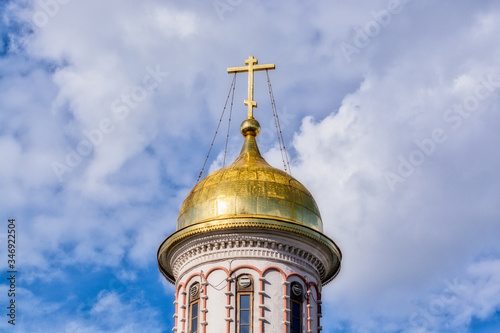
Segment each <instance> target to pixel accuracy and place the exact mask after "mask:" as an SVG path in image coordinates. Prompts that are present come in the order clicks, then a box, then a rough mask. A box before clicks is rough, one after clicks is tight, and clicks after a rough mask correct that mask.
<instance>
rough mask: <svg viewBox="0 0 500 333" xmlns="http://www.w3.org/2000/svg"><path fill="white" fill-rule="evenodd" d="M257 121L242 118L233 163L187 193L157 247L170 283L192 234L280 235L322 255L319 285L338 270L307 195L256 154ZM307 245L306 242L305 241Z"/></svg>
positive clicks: (336, 256) (338, 254)
mask: <svg viewBox="0 0 500 333" xmlns="http://www.w3.org/2000/svg"><path fill="white" fill-rule="evenodd" d="M259 130H260V125H259V123H258V122H257V121H256V120H255V119H253V118H249V119H246V120H245V121H244V122H243V123H242V124H241V133H242V134H243V135H244V136H245V142H244V144H243V148H242V149H241V153H240V155H239V157H238V158H237V159H236V160H235V161H234V162H233V164H231V165H229V166H227V167H225V168H222V169H220V170H217V171H215V172H213V173H211V174H210V175H208V176H207V177H206V178H205V179H203V180H202V181H201V182H200V183H198V184H197V185H196V186H195V187H194V188H193V189H192V190H191V192H190V193H189V195H188V196H187V198H186V199H185V200H184V203H183V204H182V207H181V210H180V213H179V216H178V218H177V230H176V231H175V232H174V233H173V234H171V235H170V236H169V237H167V239H165V241H163V243H162V244H161V246H160V248H159V249H158V264H159V267H160V271H161V272H162V273H163V274H164V276H165V277H166V278H167V279H168V280H169V281H174V280H175V279H174V273H173V270H172V262H171V261H170V260H171V259H172V258H174V257H173V256H174V253H175V251H176V250H175V249H176V248H178V246H180V244H186V242H187V241H189V239H192V237H196V235H200V234H203V235H209V234H213V233H221V232H225V231H230V230H233V231H234V230H239V231H240V232H251V231H252V230H253V231H257V232H266V230H268V231H270V232H275V231H277V232H281V233H283V235H289V236H290V237H306V238H307V239H309V241H312V242H313V243H312V244H315V245H316V247H317V250H318V251H319V252H321V253H323V254H324V255H325V257H324V258H325V260H324V261H325V262H324V263H323V264H324V265H325V269H324V271H322V272H320V275H321V280H322V282H323V283H328V282H329V281H331V280H332V279H333V278H334V277H335V276H336V275H337V273H338V272H339V270H340V262H341V258H342V253H341V252H340V249H339V248H338V247H337V245H336V244H335V243H334V242H333V241H332V240H331V239H330V238H328V237H327V236H325V235H324V234H323V223H322V221H321V216H320V213H319V210H318V206H317V205H316V202H315V201H314V198H313V197H312V195H311V193H309V191H308V190H307V189H306V188H305V187H304V186H303V185H302V184H301V183H299V182H298V181H297V180H296V179H295V178H293V177H292V176H290V175H289V174H287V173H286V172H283V171H281V170H279V169H276V168H273V167H272V166H270V165H269V164H268V163H267V162H266V161H265V160H264V159H263V158H262V156H261V155H260V152H259V148H258V147H257V143H256V141H255V137H256V136H257V135H258V133H259ZM304 242H305V240H304Z"/></svg>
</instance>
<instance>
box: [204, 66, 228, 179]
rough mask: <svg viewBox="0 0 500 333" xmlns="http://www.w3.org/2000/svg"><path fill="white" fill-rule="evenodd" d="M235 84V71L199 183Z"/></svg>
mask: <svg viewBox="0 0 500 333" xmlns="http://www.w3.org/2000/svg"><path fill="white" fill-rule="evenodd" d="M235 84H236V73H234V77H233V82H231V86H230V87H229V92H228V93H227V98H226V103H225V104H224V109H222V114H221V116H220V119H219V124H218V125H217V129H216V130H215V134H214V137H213V139H212V143H211V144H210V149H209V150H208V153H207V157H206V158H205V163H203V167H202V168H201V171H200V174H199V175H198V180H197V181H196V184H198V183H199V181H200V179H201V175H202V174H203V171H204V170H205V166H206V165H207V161H208V157H209V156H210V152H211V151H212V147H213V146H214V141H215V138H216V137H217V133H218V132H219V127H220V124H221V122H222V117H224V112H226V107H227V102H228V101H229V96H230V95H231V90H232V91H233V98H234V88H233V87H234V85H235ZM232 105H233V103H232V101H231V109H232ZM224 158H225V154H224Z"/></svg>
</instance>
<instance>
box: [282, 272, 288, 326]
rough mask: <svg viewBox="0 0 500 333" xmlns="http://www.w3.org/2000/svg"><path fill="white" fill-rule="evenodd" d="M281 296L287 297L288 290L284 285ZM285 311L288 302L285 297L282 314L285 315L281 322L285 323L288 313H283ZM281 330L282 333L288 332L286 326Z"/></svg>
mask: <svg viewBox="0 0 500 333" xmlns="http://www.w3.org/2000/svg"><path fill="white" fill-rule="evenodd" d="M285 281H286V280H285ZM283 295H288V288H287V285H286V284H284V285H283ZM285 309H288V300H287V299H286V297H283V312H284V315H285V318H284V319H283V320H284V321H285V322H286V321H287V319H288V312H287V311H284V310H285ZM283 329H284V331H283V332H284V333H287V332H288V327H287V325H286V324H283Z"/></svg>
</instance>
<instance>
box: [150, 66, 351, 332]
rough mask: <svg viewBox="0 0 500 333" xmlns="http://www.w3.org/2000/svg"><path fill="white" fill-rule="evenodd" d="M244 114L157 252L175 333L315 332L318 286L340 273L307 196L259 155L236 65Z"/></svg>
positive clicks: (249, 102)
mask: <svg viewBox="0 0 500 333" xmlns="http://www.w3.org/2000/svg"><path fill="white" fill-rule="evenodd" d="M245 63H246V66H242V67H233V68H229V69H228V72H229V73H237V72H246V71H248V83H249V84H248V99H247V100H245V104H246V105H247V106H248V117H247V119H246V120H244V121H243V123H242V124H241V127H240V129H241V134H242V135H243V137H244V143H243V147H242V149H241V153H240V155H239V157H238V158H237V159H236V160H235V161H234V162H233V164H231V165H229V166H226V167H224V168H222V169H219V170H217V171H215V172H213V173H212V174H210V175H208V176H207V177H206V178H204V179H203V180H202V181H200V182H199V183H198V184H197V185H196V186H195V187H194V188H193V189H192V191H191V192H190V193H189V195H188V196H187V198H186V200H185V201H184V203H183V205H182V207H181V210H180V213H179V217H178V219H177V229H176V231H175V232H174V233H173V234H172V235H170V236H169V237H167V238H166V239H165V241H163V243H162V244H161V245H160V248H159V249H158V265H159V268H160V271H161V272H162V274H163V275H164V276H165V278H166V279H167V280H168V281H170V282H172V283H174V284H175V287H176V294H175V302H174V305H175V315H174V317H175V327H174V328H173V331H174V332H177V333H195V332H196V333H263V332H266V333H281V332H283V333H298V332H308V333H309V332H315V333H317V332H320V331H321V330H322V328H321V324H320V323H321V316H322V314H321V313H322V312H321V288H322V286H323V285H325V284H326V283H328V282H330V281H331V280H332V279H333V278H335V276H336V275H337V274H338V272H339V270H340V261H341V257H342V255H341V252H340V249H339V248H338V247H337V245H336V244H335V243H334V242H333V241H332V240H331V239H330V238H328V237H327V236H326V235H324V234H323V224H322V221H321V215H320V213H319V210H318V207H317V205H316V202H315V201H314V198H313V197H312V195H311V193H309V191H308V190H307V189H306V188H305V187H304V186H303V185H302V184H301V183H300V182H299V181H297V180H296V179H295V178H293V177H292V176H291V175H289V174H287V173H286V172H284V171H281V170H279V169H276V168H274V167H272V166H270V165H269V164H268V163H267V162H266V161H265V160H264V159H263V158H262V156H261V154H260V152H259V148H258V147H257V142H256V137H257V136H258V134H259V130H260V125H259V123H258V122H257V120H255V119H254V118H253V107H256V106H257V104H256V102H255V101H254V100H253V75H254V73H253V72H254V71H259V70H267V69H274V65H257V59H254V58H253V57H250V58H249V59H246V60H245Z"/></svg>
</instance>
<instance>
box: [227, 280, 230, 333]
mask: <svg viewBox="0 0 500 333" xmlns="http://www.w3.org/2000/svg"><path fill="white" fill-rule="evenodd" d="M228 278H229V275H228ZM230 292H231V281H227V305H228V307H227V317H226V318H231V308H230V305H231V294H230ZM230 332H231V322H230V321H229V320H228V321H226V333H230Z"/></svg>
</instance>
